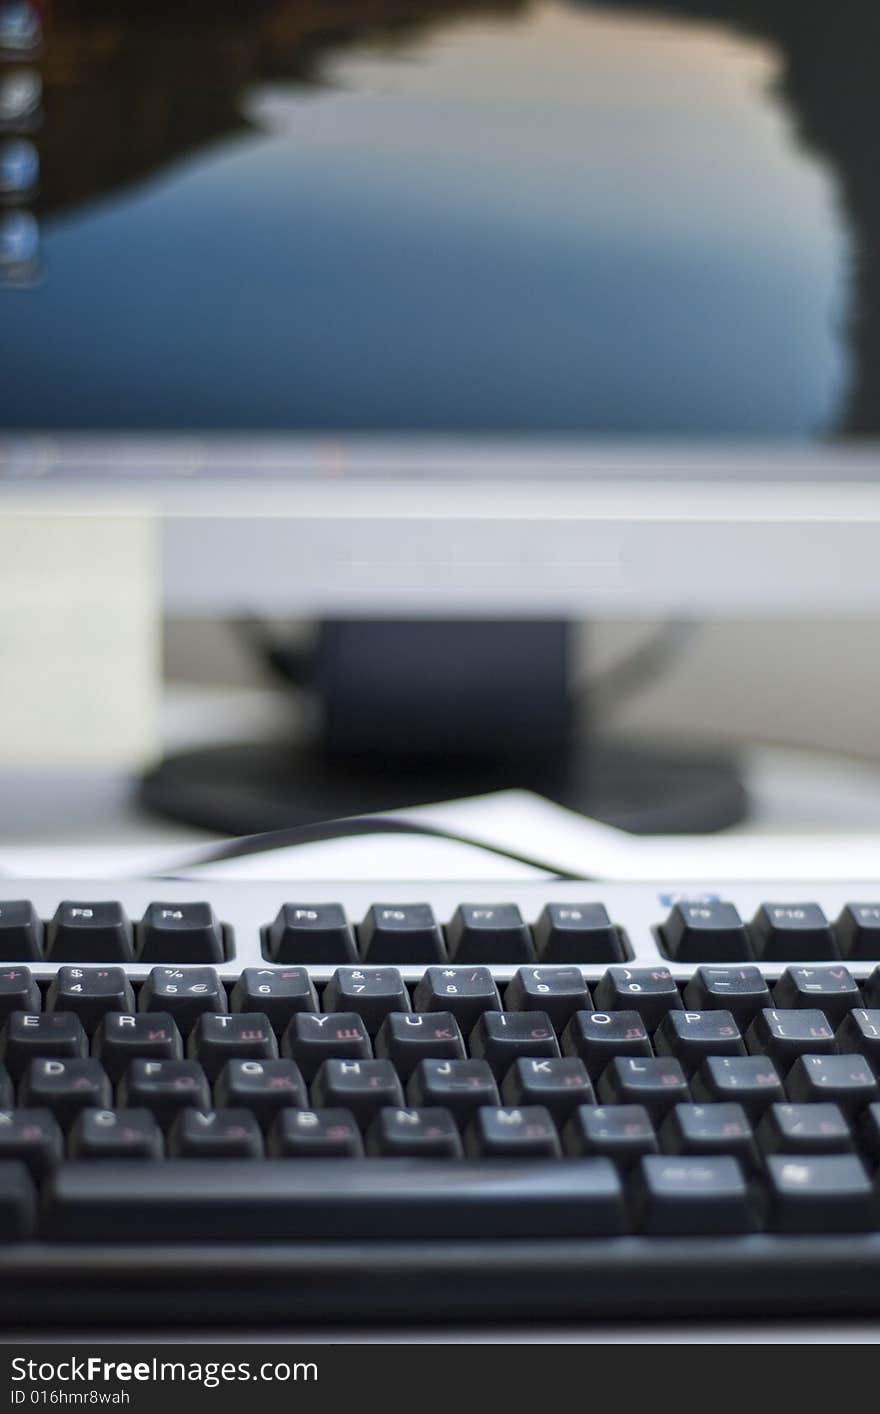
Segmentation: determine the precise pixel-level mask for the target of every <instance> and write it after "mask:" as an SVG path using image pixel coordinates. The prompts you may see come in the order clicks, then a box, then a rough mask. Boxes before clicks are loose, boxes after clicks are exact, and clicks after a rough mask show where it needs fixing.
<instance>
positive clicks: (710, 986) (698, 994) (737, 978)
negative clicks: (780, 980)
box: [684, 967, 772, 1031]
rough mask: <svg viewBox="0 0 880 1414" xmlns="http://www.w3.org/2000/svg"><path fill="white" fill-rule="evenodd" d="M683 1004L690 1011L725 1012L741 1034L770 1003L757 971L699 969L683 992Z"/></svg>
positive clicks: (758, 969) (748, 969) (761, 977)
mask: <svg viewBox="0 0 880 1414" xmlns="http://www.w3.org/2000/svg"><path fill="white" fill-rule="evenodd" d="M684 1004H685V1006H686V1007H690V1008H691V1010H693V1011H710V1010H712V1009H713V1008H715V1007H717V1008H718V1009H719V1010H721V1011H729V1012H730V1014H731V1016H732V1017H733V1018H734V1020H735V1021H736V1024H737V1026H738V1027H739V1028H740V1030H741V1031H745V1030H746V1029H747V1027H748V1026H749V1024H750V1023H751V1022H752V1021H754V1019H755V1017H756V1016H757V1014H758V1012H759V1011H761V1010H762V1009H763V1008H764V1007H769V1006H771V1005H772V1002H771V998H770V990H769V988H768V986H767V983H766V982H765V980H764V976H763V974H762V972H761V969H760V968H759V967H700V968H698V970H697V972H696V975H695V976H694V977H692V978H691V980H690V982H688V984H687V986H686V987H685V989H684Z"/></svg>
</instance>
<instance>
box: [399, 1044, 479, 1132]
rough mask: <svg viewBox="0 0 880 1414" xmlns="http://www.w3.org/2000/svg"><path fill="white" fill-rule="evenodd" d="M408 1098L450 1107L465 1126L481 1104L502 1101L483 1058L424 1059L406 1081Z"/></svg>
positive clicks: (418, 1104)
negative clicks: (454, 1059)
mask: <svg viewBox="0 0 880 1414" xmlns="http://www.w3.org/2000/svg"><path fill="white" fill-rule="evenodd" d="M406 1093H407V1099H408V1100H409V1103H410V1104H411V1105H415V1106H416V1107H417V1108H419V1107H425V1108H433V1107H439V1108H441V1109H446V1110H449V1112H450V1114H452V1115H453V1117H454V1118H455V1120H456V1121H457V1123H458V1124H459V1125H460V1126H461V1127H464V1126H465V1125H466V1124H467V1123H468V1121H469V1120H470V1119H471V1118H472V1116H473V1115H474V1114H475V1113H476V1111H477V1110H478V1109H479V1108H480V1106H481V1105H499V1104H500V1103H501V1098H500V1096H499V1094H498V1085H497V1082H496V1080H495V1076H494V1075H493V1074H492V1071H491V1070H490V1068H489V1066H488V1065H487V1064H486V1062H485V1061H482V1060H457V1061H448V1060H424V1061H420V1062H419V1064H418V1065H417V1066H416V1069H415V1070H414V1071H413V1073H412V1075H411V1076H410V1079H409V1084H408V1085H407V1092H406Z"/></svg>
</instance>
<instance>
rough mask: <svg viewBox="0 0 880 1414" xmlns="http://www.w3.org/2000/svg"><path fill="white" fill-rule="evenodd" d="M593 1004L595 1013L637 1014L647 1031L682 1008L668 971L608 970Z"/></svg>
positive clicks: (664, 968)
mask: <svg viewBox="0 0 880 1414" xmlns="http://www.w3.org/2000/svg"><path fill="white" fill-rule="evenodd" d="M593 1000H594V1002H595V1005H596V1010H597V1011H637V1012H638V1013H639V1015H640V1017H641V1018H642V1020H643V1021H644V1023H645V1026H646V1027H647V1028H648V1030H649V1031H656V1029H657V1027H658V1026H659V1025H660V1022H661V1021H662V1020H663V1018H664V1016H665V1015H666V1013H667V1012H668V1011H669V1010H670V1009H672V1008H675V1009H680V1007H681V1004H682V1002H681V996H680V994H679V990H678V987H677V986H676V984H675V978H674V977H673V976H672V973H671V972H670V971H669V968H668V967H609V969H608V971H607V972H606V973H605V975H604V977H603V978H602V980H601V982H600V983H599V984H598V986H597V987H596V990H595V992H594V995H593Z"/></svg>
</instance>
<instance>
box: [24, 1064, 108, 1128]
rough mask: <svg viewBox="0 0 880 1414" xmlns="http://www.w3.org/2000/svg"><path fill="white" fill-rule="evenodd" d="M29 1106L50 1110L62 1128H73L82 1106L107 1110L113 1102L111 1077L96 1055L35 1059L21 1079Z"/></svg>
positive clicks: (25, 1104)
mask: <svg viewBox="0 0 880 1414" xmlns="http://www.w3.org/2000/svg"><path fill="white" fill-rule="evenodd" d="M20 1099H21V1103H22V1105H23V1106H24V1107H25V1108H26V1109H35V1110H50V1111H51V1113H52V1114H53V1115H54V1116H55V1118H56V1119H57V1121H58V1123H59V1124H60V1125H61V1128H62V1129H65V1130H67V1129H69V1128H70V1126H71V1125H72V1123H73V1121H74V1120H75V1119H76V1116H77V1115H78V1114H79V1112H80V1110H84V1109H97V1110H106V1109H109V1108H110V1106H111V1105H112V1104H113V1092H112V1089H111V1087H110V1080H109V1077H108V1075H107V1072H106V1071H105V1069H104V1067H103V1066H102V1065H101V1062H100V1061H96V1060H94V1059H93V1058H92V1057H86V1058H84V1059H83V1058H80V1057H77V1058H74V1059H71V1060H68V1059H64V1060H59V1059H57V1058H51V1059H45V1058H42V1057H41V1058H40V1059H38V1060H32V1061H31V1063H30V1065H29V1066H28V1068H27V1070H26V1071H25V1074H24V1078H23V1079H22V1082H21V1092H20Z"/></svg>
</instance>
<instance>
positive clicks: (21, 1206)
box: [0, 1160, 37, 1242]
mask: <svg viewBox="0 0 880 1414" xmlns="http://www.w3.org/2000/svg"><path fill="white" fill-rule="evenodd" d="M36 1228H37V1203H36V1194H35V1193H34V1185H33V1183H32V1181H31V1176H30V1174H29V1173H28V1171H27V1169H26V1168H25V1166H24V1164H22V1163H17V1162H15V1161H14V1160H11V1161H8V1162H0V1241H6V1242H16V1241H21V1240H22V1239H23V1238H26V1237H32V1236H33V1235H34V1233H35V1232H36Z"/></svg>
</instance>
